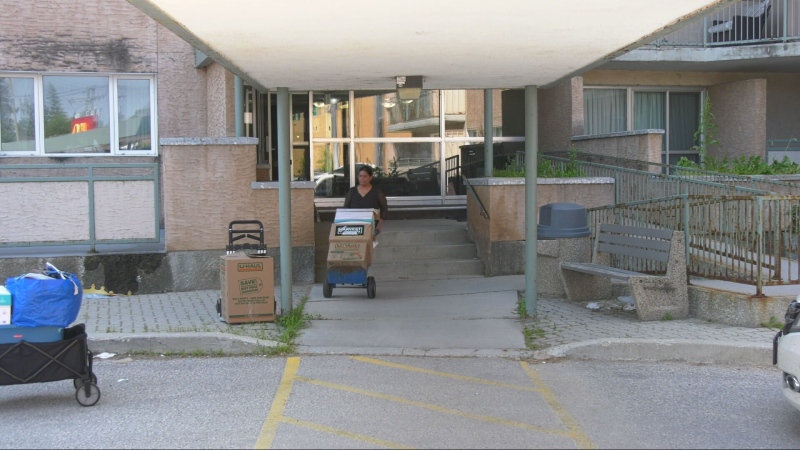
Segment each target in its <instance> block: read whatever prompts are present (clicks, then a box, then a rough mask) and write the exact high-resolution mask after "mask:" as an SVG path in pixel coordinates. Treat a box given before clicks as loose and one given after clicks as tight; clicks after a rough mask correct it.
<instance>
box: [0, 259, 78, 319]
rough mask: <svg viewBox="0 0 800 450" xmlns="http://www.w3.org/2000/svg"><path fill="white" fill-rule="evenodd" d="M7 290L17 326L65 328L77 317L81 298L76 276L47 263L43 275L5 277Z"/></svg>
mask: <svg viewBox="0 0 800 450" xmlns="http://www.w3.org/2000/svg"><path fill="white" fill-rule="evenodd" d="M6 289H8V292H10V293H11V324H12V325H15V326H18V327H68V326H69V325H70V324H71V323H72V322H74V321H75V319H77V318H78V313H79V312H80V309H81V301H82V300H83V287H82V286H81V282H80V280H79V279H78V277H77V276H76V275H75V274H72V273H69V272H63V271H61V270H58V269H56V268H55V267H53V265H52V264H50V263H47V268H46V269H45V270H44V275H42V274H36V273H28V274H25V275H20V276H18V277H14V278H9V279H7V280H6Z"/></svg>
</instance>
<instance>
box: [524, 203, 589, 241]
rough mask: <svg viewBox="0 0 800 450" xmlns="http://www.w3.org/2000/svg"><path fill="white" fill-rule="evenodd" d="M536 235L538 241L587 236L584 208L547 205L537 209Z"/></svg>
mask: <svg viewBox="0 0 800 450" xmlns="http://www.w3.org/2000/svg"><path fill="white" fill-rule="evenodd" d="M536 233H537V237H538V238H539V239H558V238H576V237H584V236H589V235H590V234H591V231H590V230H589V223H588V220H587V218H586V208H584V207H583V206H581V205H578V204H576V203H548V204H546V205H544V206H542V207H541V208H540V209H539V224H538V225H537V226H536Z"/></svg>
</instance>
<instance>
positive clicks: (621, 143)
mask: <svg viewBox="0 0 800 450" xmlns="http://www.w3.org/2000/svg"><path fill="white" fill-rule="evenodd" d="M663 135H664V130H637V131H625V132H620V133H610V134H606V135H593V136H574V137H573V138H572V143H573V145H574V146H575V147H577V148H578V150H580V151H581V152H584V153H591V154H593V155H604V156H613V157H616V158H628V159H637V160H644V161H650V162H655V163H660V162H661V151H662V148H663Z"/></svg>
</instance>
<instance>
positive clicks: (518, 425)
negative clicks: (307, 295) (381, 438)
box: [295, 377, 574, 439]
mask: <svg viewBox="0 0 800 450" xmlns="http://www.w3.org/2000/svg"><path fill="white" fill-rule="evenodd" d="M295 380H297V381H302V382H304V383H309V384H314V385H317V386H322V387H327V388H331V389H336V390H339V391H345V392H351V393H354V394H360V395H365V396H367V397H373V398H379V399H382V400H387V401H390V402H395V403H401V404H404V405H410V406H416V407H419V408H425V409H428V410H431V411H436V412H439V413H444V414H451V415H454V416H460V417H465V418H468V419H475V420H480V421H483V422H490V423H497V424H501V425H506V426H509V427H515V428H522V429H525V430H531V431H536V432H538V433H547V434H553V435H558V436H567V437H572V438H573V439H574V437H573V433H571V432H569V431H565V430H555V429H548V428H542V427H539V426H536V425H532V424H529V423H524V422H517V421H515V420H507V419H501V418H499V417H492V416H483V415H480V414H471V413H467V412H463V411H459V410H456V409H450V408H445V407H442V406H438V405H432V404H430V403H425V402H419V401H416V400H409V399H407V398H403V397H398V396H396V395H389V394H382V393H380V392H374V391H368V390H365V389H358V388H354V387H351V386H345V385H343V384H337V383H330V382H328V381H322V380H315V379H312V378H306V377H296V378H295Z"/></svg>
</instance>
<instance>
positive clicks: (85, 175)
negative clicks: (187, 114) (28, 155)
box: [0, 163, 161, 252]
mask: <svg viewBox="0 0 800 450" xmlns="http://www.w3.org/2000/svg"><path fill="white" fill-rule="evenodd" d="M158 175H159V174H158V164H157V163H141V164H122V163H119V164H114V163H102V164H3V165H0V197H2V198H4V199H5V200H4V203H5V204H4V210H3V212H2V213H0V217H2V218H3V228H4V230H3V233H2V236H0V248H3V247H32V246H47V245H89V246H90V251H92V252H93V251H94V250H95V245H97V244H128V243H154V242H159V241H160V237H161V236H160V235H161V233H160V228H161V220H160V218H161V216H160V204H159V199H160V194H159V176H158Z"/></svg>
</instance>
